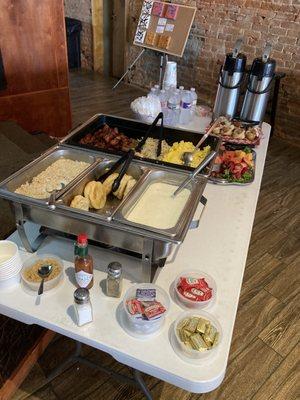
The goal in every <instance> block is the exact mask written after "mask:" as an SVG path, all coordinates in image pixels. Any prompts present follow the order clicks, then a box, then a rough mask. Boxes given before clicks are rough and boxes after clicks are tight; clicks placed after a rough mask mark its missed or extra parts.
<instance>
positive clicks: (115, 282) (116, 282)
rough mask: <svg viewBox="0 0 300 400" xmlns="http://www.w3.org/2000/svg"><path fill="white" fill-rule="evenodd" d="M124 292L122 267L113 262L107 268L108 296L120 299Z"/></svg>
mask: <svg viewBox="0 0 300 400" xmlns="http://www.w3.org/2000/svg"><path fill="white" fill-rule="evenodd" d="M121 292H122V265H121V264H120V263H118V262H111V263H110V264H109V265H108V267H107V278H106V294H107V296H110V297H120V296H121Z"/></svg>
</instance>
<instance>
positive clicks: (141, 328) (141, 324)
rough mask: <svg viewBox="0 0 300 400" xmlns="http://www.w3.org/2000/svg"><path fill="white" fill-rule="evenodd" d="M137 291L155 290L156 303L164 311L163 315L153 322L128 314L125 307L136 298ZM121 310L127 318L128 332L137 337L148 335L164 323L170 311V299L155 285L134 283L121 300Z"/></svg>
mask: <svg viewBox="0 0 300 400" xmlns="http://www.w3.org/2000/svg"><path fill="white" fill-rule="evenodd" d="M137 289H155V290H156V301H158V302H159V303H161V304H162V305H163V306H164V308H165V309H166V311H165V312H164V313H163V314H161V316H159V317H158V318H155V319H153V320H147V319H142V318H137V317H136V316H134V315H132V314H130V312H129V311H128V307H127V301H128V300H132V299H135V298H136V291H137ZM123 308H124V310H125V314H126V316H127V321H128V325H129V328H130V330H131V331H132V332H133V333H136V334H139V335H149V334H152V333H154V332H156V331H158V330H159V329H160V328H161V327H162V326H163V324H164V322H165V317H166V315H167V314H168V311H169V309H170V299H169V296H168V294H167V292H166V291H165V290H164V289H162V288H161V287H159V286H157V285H154V284H152V283H136V284H134V285H132V286H131V287H130V288H129V289H128V290H127V291H126V293H125V296H124V299H123Z"/></svg>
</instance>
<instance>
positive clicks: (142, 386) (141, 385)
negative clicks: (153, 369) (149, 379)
mask: <svg viewBox="0 0 300 400" xmlns="http://www.w3.org/2000/svg"><path fill="white" fill-rule="evenodd" d="M133 376H134V379H135V380H136V382H137V383H138V385H139V388H140V389H141V391H142V392H143V393H144V395H145V397H146V399H147V400H153V398H152V396H151V393H150V391H149V389H148V387H147V385H146V383H145V381H144V379H143V377H142V374H141V372H140V371H138V370H137V369H134V370H133Z"/></svg>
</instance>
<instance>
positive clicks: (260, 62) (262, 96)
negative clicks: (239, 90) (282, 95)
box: [240, 44, 276, 122]
mask: <svg viewBox="0 0 300 400" xmlns="http://www.w3.org/2000/svg"><path fill="white" fill-rule="evenodd" d="M270 52H271V45H270V44H267V45H266V47H265V50H264V53H263V56H262V57H261V58H255V60H254V61H253V63H252V67H251V70H250V74H249V79H248V86H247V91H246V94H245V97H244V102H243V106H242V111H241V115H240V117H241V119H242V120H243V121H254V122H262V121H263V119H264V115H265V112H266V108H267V103H268V99H269V95H270V91H271V85H272V81H273V79H274V77H275V68H276V61H275V60H272V59H270V58H269V57H270Z"/></svg>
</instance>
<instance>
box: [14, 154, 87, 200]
mask: <svg viewBox="0 0 300 400" xmlns="http://www.w3.org/2000/svg"><path fill="white" fill-rule="evenodd" d="M89 166H90V164H88V163H86V162H83V161H74V160H69V159H66V158H61V159H60V160H57V161H55V162H54V163H53V164H51V165H49V167H48V168H46V169H45V170H44V171H42V172H41V173H39V174H38V175H37V176H35V177H34V178H33V179H32V181H31V182H28V181H27V182H26V183H24V184H23V185H21V186H20V187H19V188H17V189H16V190H15V193H18V194H23V195H24V196H29V197H33V198H35V199H47V198H49V196H50V194H51V192H53V191H54V190H60V189H62V187H63V186H64V185H67V184H68V183H70V182H71V181H72V180H73V179H74V178H76V176H78V175H79V174H80V173H81V172H83V171H84V170H85V169H86V168H88V167H89Z"/></svg>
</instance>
